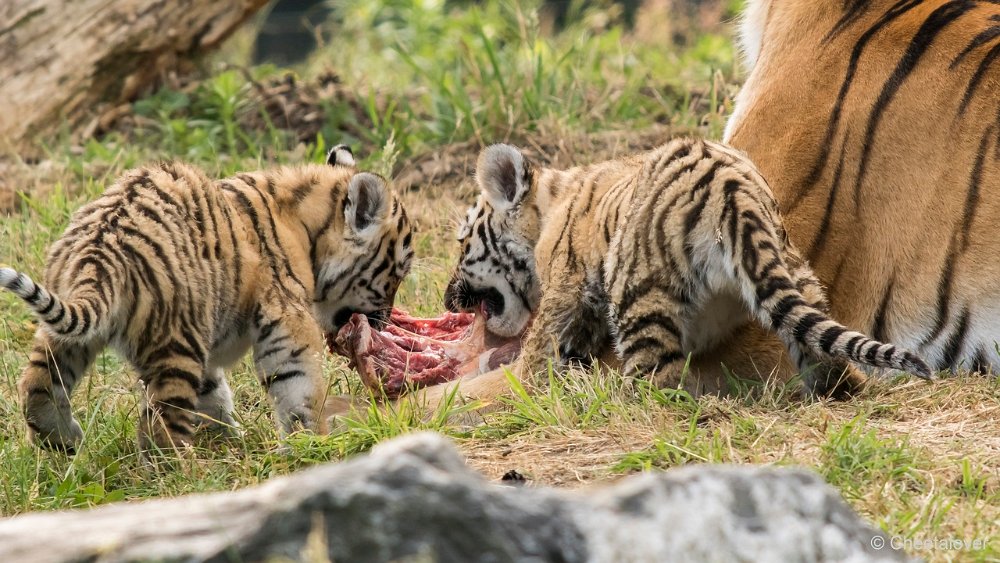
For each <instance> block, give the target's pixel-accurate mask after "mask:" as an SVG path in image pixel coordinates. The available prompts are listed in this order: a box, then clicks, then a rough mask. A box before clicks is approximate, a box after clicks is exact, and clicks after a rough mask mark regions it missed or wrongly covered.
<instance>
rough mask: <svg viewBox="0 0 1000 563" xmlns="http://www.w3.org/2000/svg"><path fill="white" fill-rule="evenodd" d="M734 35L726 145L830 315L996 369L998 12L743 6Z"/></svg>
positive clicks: (999, 320)
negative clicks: (811, 275) (737, 64)
mask: <svg viewBox="0 0 1000 563" xmlns="http://www.w3.org/2000/svg"><path fill="white" fill-rule="evenodd" d="M740 41H741V44H742V50H743V52H744V54H745V58H746V63H747V64H748V65H749V68H750V75H749V77H748V79H747V81H746V84H745V85H744V86H743V88H742V89H741V91H740V93H739V95H738V96H737V99H736V107H735V110H734V113H733V116H732V118H731V119H730V121H729V123H728V125H727V128H726V134H725V140H726V142H727V143H729V144H731V145H732V146H734V147H736V148H738V149H741V150H743V151H745V152H746V153H747V154H748V155H749V156H750V158H751V159H752V160H753V161H754V162H755V163H756V164H757V166H758V167H759V168H760V170H761V172H762V173H763V175H764V176H765V177H766V178H767V180H768V182H769V183H770V185H771V187H772V189H773V190H774V194H775V198H776V199H777V200H778V202H779V205H780V206H781V210H782V214H783V216H784V218H785V225H786V227H787V229H788V233H789V236H790V237H791V239H792V240H793V241H795V243H796V244H797V245H799V246H800V247H801V248H802V249H803V251H804V252H805V253H806V256H807V258H808V259H809V261H810V263H811V264H812V266H813V268H814V269H815V271H816V274H817V275H818V276H819V278H820V280H822V281H823V282H824V283H825V284H826V286H827V288H828V293H829V298H830V303H831V312H832V316H833V317H834V318H836V319H838V320H840V321H842V322H843V323H844V324H847V325H848V326H852V327H856V328H858V329H859V330H862V331H865V332H869V333H870V334H872V335H873V336H874V337H875V338H877V339H880V340H888V341H892V342H895V343H897V344H899V345H902V346H905V347H908V348H910V349H912V350H914V351H916V352H917V353H919V354H920V355H921V356H923V357H924V358H926V359H927V360H928V361H929V362H930V363H931V364H932V365H933V366H934V367H935V368H937V369H951V370H955V369H959V368H969V369H974V370H980V371H986V370H990V369H991V368H992V369H995V368H996V367H997V366H998V362H1000V356H998V354H997V340H1000V283H998V282H997V280H998V279H1000V259H998V256H1000V236H998V235H997V233H996V225H997V224H1000V2H996V1H995V0H994V1H972V0H956V1H944V0H925V1H920V0H872V1H859V0H845V1H842V2H830V1H828V2H809V1H804V0H749V1H748V6H747V9H746V13H745V15H744V18H743V21H742V25H741V28H740ZM758 336H759V335H757V334H755V331H753V330H748V331H747V332H746V333H745V334H744V339H745V340H744V341H743V342H742V343H737V344H736V345H733V346H732V347H731V350H739V351H740V353H743V352H746V353H750V354H751V355H752V354H753V350H754V348H755V347H757V348H758V349H763V348H766V346H763V347H761V346H760V345H759V344H756V343H754V342H751V341H754V340H757V339H758ZM727 353H728V354H729V356H730V357H731V356H732V352H725V351H723V352H722V353H720V357H721V359H722V360H723V361H725V359H726V358H725V356H726V354H727Z"/></svg>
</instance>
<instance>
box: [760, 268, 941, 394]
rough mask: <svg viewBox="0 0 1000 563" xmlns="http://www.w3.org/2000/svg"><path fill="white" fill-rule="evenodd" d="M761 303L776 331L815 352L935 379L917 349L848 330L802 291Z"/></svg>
mask: <svg viewBox="0 0 1000 563" xmlns="http://www.w3.org/2000/svg"><path fill="white" fill-rule="evenodd" d="M789 281H790V280H789ZM792 287H793V288H794V285H792ZM761 305H762V307H763V308H764V309H765V311H767V313H768V316H769V317H770V322H771V326H772V327H774V329H775V330H777V331H778V332H779V333H780V334H784V335H786V336H788V337H791V338H794V339H795V340H796V341H797V342H799V343H801V344H802V345H804V346H805V347H807V348H809V349H811V350H813V352H816V353H819V352H821V353H822V354H824V355H827V356H832V357H839V358H845V359H849V360H851V361H854V362H857V363H859V364H864V365H869V366H874V367H880V368H890V369H897V370H902V371H905V372H909V373H912V374H913V375H916V376H918V377H921V378H923V379H930V378H931V375H932V371H931V368H930V366H928V365H927V363H926V362H924V360H923V359H921V358H920V357H919V356H917V355H916V354H914V353H913V352H910V351H909V350H906V349H904V348H901V347H899V346H895V345H893V344H886V343H884V342H879V341H878V340H875V339H873V338H869V337H868V336H866V335H864V334H862V333H860V332H857V331H853V330H850V329H848V328H847V327H845V326H844V325H842V324H840V323H838V322H837V321H835V320H833V319H831V318H830V316H829V315H827V314H826V313H824V312H823V311H821V310H819V309H817V308H815V307H812V306H810V305H809V304H807V303H806V301H805V299H803V296H802V294H801V293H799V292H798V291H791V292H789V293H788V294H786V295H785V296H783V297H781V298H780V299H778V300H776V301H774V302H772V303H767V302H764V303H761Z"/></svg>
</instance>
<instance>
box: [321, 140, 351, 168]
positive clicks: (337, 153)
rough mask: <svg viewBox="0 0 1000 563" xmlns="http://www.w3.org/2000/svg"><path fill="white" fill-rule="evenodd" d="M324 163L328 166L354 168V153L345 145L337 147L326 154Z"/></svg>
mask: <svg viewBox="0 0 1000 563" xmlns="http://www.w3.org/2000/svg"><path fill="white" fill-rule="evenodd" d="M326 163H327V164H329V165H330V166H354V165H355V162H354V151H352V150H351V147H349V146H347V145H337V146H335V147H333V148H332V149H330V152H328V153H326Z"/></svg>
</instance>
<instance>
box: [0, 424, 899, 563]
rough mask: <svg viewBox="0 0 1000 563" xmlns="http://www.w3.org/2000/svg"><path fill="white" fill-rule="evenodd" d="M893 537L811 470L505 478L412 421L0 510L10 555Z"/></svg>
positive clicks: (702, 553) (845, 542) (195, 557)
mask: <svg viewBox="0 0 1000 563" xmlns="http://www.w3.org/2000/svg"><path fill="white" fill-rule="evenodd" d="M874 537H879V538H881V539H880V540H875V541H874V542H873V539H872V538H874ZM886 540H887V538H885V536H884V535H883V534H882V533H881V532H879V531H877V530H876V529H874V528H872V527H871V526H868V525H867V524H865V523H864V522H863V521H862V520H860V519H859V518H858V517H857V516H856V515H854V514H853V513H852V512H851V511H850V509H849V508H848V507H847V506H846V505H845V504H844V502H843V501H842V500H841V499H840V497H839V495H838V494H837V493H836V491H834V490H833V489H832V488H830V487H829V486H827V485H826V484H825V483H823V481H822V480H820V479H819V478H818V477H816V476H814V475H813V474H811V473H808V472H805V471H801V470H795V469H776V468H757V467H735V466H732V467H727V466H694V467H686V468H682V469H677V470H673V471H669V472H666V473H650V474H644V475H639V476H635V477H630V478H628V479H625V480H623V481H621V482H620V483H618V484H616V485H614V486H610V487H606V488H599V489H590V490H584V491H558V490H551V489H542V488H537V489H536V488H530V487H509V486H503V485H498V484H492V483H488V482H486V481H484V480H483V478H482V477H481V476H479V475H478V474H476V473H474V472H473V471H471V470H470V469H468V468H467V467H466V466H465V464H464V463H463V461H462V459H461V457H460V456H459V455H458V453H457V452H456V450H455V449H454V448H453V447H452V446H451V444H450V443H449V442H448V441H447V440H446V439H445V438H442V437H440V436H438V435H435V434H414V435H410V436H407V437H404V438H400V439H397V440H394V441H391V442H387V443H385V444H383V445H381V446H378V447H377V448H375V449H374V450H373V451H372V453H371V455H368V456H366V457H361V458H357V459H354V460H351V461H347V462H344V463H339V464H330V465H325V466H321V467H317V468H313V469H309V470H306V471H302V472H299V473H297V474H294V475H291V476H288V477H283V478H279V479H274V480H272V481H270V482H268V483H266V484H264V485H261V486H259V487H256V488H253V489H247V490H244V491H240V492H236V493H218V494H210V495H198V496H189V497H183V498H178V499H169V500H156V501H147V502H141V503H125V504H119V505H112V506H107V507H101V508H96V509H93V510H84V511H68V512H58V513H38V514H29V515H24V516H20V517H16V518H11V519H8V520H6V521H0V561H84V560H86V561H108V562H110V561H135V560H147V561H148V560H168V561H179V560H184V561H204V560H211V561H262V560H268V559H273V558H291V559H293V560H305V559H308V560H313V561H315V560H317V558H319V559H320V560H322V558H323V557H324V556H325V557H328V558H329V559H330V560H332V561H352V562H363V561H390V560H393V561H463V562H464V561H562V562H575V561H595V562H598V561H601V562H603V561H788V562H794V561H803V562H804V561H901V560H904V559H905V557H904V556H903V555H902V554H899V553H896V552H893V551H892V550H890V549H889V547H888V541H886ZM880 541H881V542H882V545H884V546H886V547H884V548H883V550H881V551H880V550H876V549H874V548H873V547H872V544H873V543H875V544H876V545H878V544H879V542H880ZM323 550H325V551H327V552H328V553H327V554H322V551H323ZM317 551H319V552H320V553H317Z"/></svg>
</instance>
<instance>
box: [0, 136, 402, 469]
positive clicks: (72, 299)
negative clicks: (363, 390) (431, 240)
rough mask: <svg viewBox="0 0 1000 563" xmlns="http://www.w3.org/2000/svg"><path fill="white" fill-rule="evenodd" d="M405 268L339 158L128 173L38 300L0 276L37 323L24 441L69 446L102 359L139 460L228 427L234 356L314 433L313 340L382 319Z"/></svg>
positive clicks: (61, 252)
mask: <svg viewBox="0 0 1000 563" xmlns="http://www.w3.org/2000/svg"><path fill="white" fill-rule="evenodd" d="M412 257H413V251H412V250H411V248H410V226H409V222H408V220H407V217H406V212H405V211H404V210H403V207H402V205H401V204H400V202H399V200H398V199H397V198H396V196H395V195H394V194H393V193H392V192H391V191H390V190H389V188H388V186H387V185H386V182H385V180H383V179H382V178H381V177H379V176H376V175H374V174H370V173H366V172H359V171H358V170H357V169H356V168H355V162H354V158H353V155H352V154H351V152H350V150H349V149H348V148H347V147H345V146H338V147H335V148H334V149H333V150H332V151H331V152H330V155H329V157H328V158H327V164H326V165H319V164H312V165H304V166H298V167H289V168H278V169H274V170H266V171H261V172H254V173H246V174H238V175H237V176H235V177H232V178H228V179H225V180H219V181H212V180H209V179H208V178H206V177H205V175H204V174H203V173H202V172H201V171H199V170H198V169H196V168H194V167H191V166H186V165H183V164H177V163H173V164H170V163H162V164H159V165H155V166H147V167H143V168H139V169H136V170H131V171H129V172H127V173H125V174H124V175H123V176H122V177H121V178H120V179H119V180H118V181H117V182H116V183H115V184H114V185H113V186H111V187H110V188H109V189H108V190H107V191H106V192H105V193H104V195H102V196H101V197H100V198H98V199H97V200H96V201H94V202H92V203H90V204H88V205H85V206H84V207H82V208H81V209H80V210H79V211H77V212H76V213H75V215H74V216H73V219H72V222H71V223H70V225H69V228H68V230H67V231H66V233H65V234H64V235H63V237H62V238H61V239H60V240H59V241H57V242H56V243H55V244H54V245H53V246H52V248H51V250H50V253H49V257H48V262H47V268H46V275H45V287H42V286H41V285H39V284H36V283H35V282H33V281H32V280H31V279H30V278H28V277H27V276H26V275H24V274H21V273H18V272H16V271H14V270H11V269H9V268H2V269H0V286H3V287H5V288H7V289H8V290H10V291H13V292H14V293H16V294H17V295H18V296H20V297H21V298H22V299H23V300H24V301H25V302H27V303H28V305H29V306H30V307H31V308H32V309H34V311H35V312H36V314H37V315H38V318H39V319H40V321H41V323H40V325H41V326H40V328H39V329H38V332H37V333H36V335H35V342H34V345H33V348H32V350H31V353H30V356H29V363H28V366H27V367H26V368H25V370H24V372H23V374H22V376H21V379H20V383H19V391H20V396H21V401H22V405H23V409H24V416H25V418H26V420H27V425H28V428H29V434H30V436H31V437H32V439H33V440H34V441H35V442H36V443H38V444H39V445H42V446H46V447H50V448H58V449H65V450H71V451H72V450H73V449H74V448H75V447H76V446H77V445H78V444H79V442H80V440H81V438H82V437H83V434H82V431H81V428H80V425H79V424H78V423H77V422H76V421H75V420H74V419H73V416H72V413H71V411H70V402H69V398H70V394H71V393H72V391H73V388H74V387H75V386H76V385H77V384H78V383H79V381H80V379H81V378H82V376H83V375H84V372H85V371H86V370H87V369H88V367H89V366H90V365H91V363H92V362H93V361H94V358H95V356H96V355H97V353H98V352H99V351H100V350H102V349H103V348H104V347H105V346H107V345H110V346H112V347H113V348H115V349H116V350H117V351H118V352H119V353H120V354H121V355H122V356H123V357H124V358H125V359H127V360H128V361H129V362H130V363H131V364H132V365H133V366H134V367H135V369H136V370H137V372H138V374H139V379H140V381H141V382H142V385H143V387H144V400H143V408H142V411H141V415H140V422H139V443H140V447H141V448H143V449H144V450H147V449H150V448H152V447H154V446H155V447H156V448H173V447H178V446H182V445H185V444H189V443H190V442H191V439H192V436H193V434H194V432H195V429H196V428H197V427H198V426H199V425H200V424H201V423H203V422H209V423H213V422H214V423H221V424H224V425H235V422H234V420H233V418H232V416H231V411H232V409H233V400H232V394H231V391H230V389H229V386H228V385H227V384H226V379H225V374H224V371H223V370H224V369H225V368H226V367H228V366H230V365H232V364H233V363H234V362H236V361H238V360H239V359H240V358H241V357H242V356H243V354H244V353H245V352H246V351H247V349H248V348H252V349H253V359H254V363H255V364H256V367H257V372H258V376H259V380H260V382H261V384H262V385H263V386H264V388H265V389H266V390H267V393H268V396H269V397H270V399H271V400H272V402H273V404H274V410H275V413H276V415H277V422H278V425H279V428H280V430H281V431H282V432H285V433H287V432H290V431H293V430H294V429H296V428H299V427H302V428H307V429H314V430H321V429H322V426H323V421H322V420H321V419H320V416H319V413H320V408H321V406H322V403H323V400H324V395H325V390H326V385H325V383H324V380H323V378H322V372H321V369H322V357H323V353H324V351H323V350H324V349H323V338H322V331H336V330H337V328H338V327H339V326H340V325H341V324H343V323H345V322H346V321H347V320H348V319H349V318H350V316H351V314H352V313H354V312H361V313H366V314H372V315H374V316H377V317H382V318H384V317H386V316H387V315H388V312H389V310H390V309H391V307H392V303H393V299H394V297H395V294H396V290H397V288H398V287H399V284H400V281H401V280H402V279H403V277H404V276H405V275H406V274H407V272H408V270H409V267H410V262H411V259H412Z"/></svg>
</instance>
